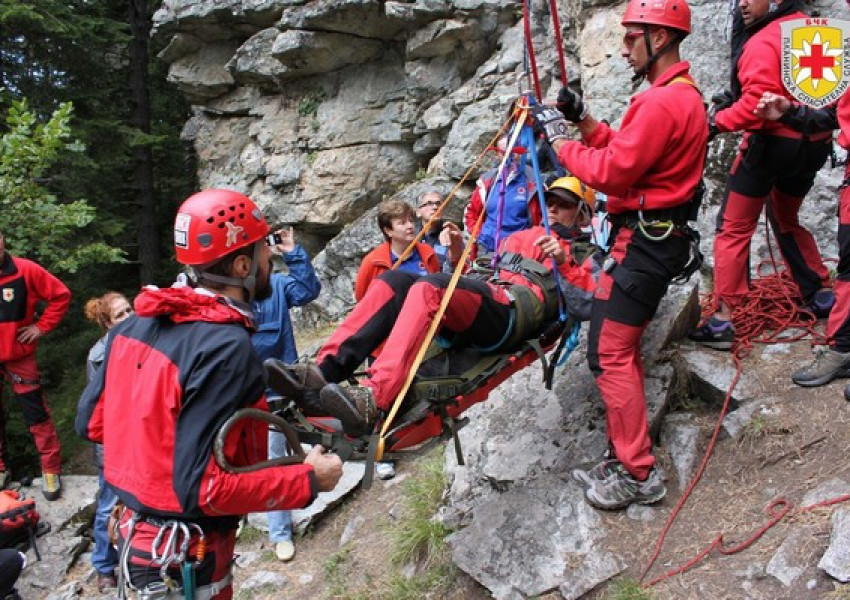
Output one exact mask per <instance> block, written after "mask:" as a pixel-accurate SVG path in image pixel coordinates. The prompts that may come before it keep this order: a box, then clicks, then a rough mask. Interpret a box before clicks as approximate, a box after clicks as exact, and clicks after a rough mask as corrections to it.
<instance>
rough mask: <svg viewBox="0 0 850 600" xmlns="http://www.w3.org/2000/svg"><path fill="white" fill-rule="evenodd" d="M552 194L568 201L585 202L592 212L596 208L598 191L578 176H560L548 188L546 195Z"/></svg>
mask: <svg viewBox="0 0 850 600" xmlns="http://www.w3.org/2000/svg"><path fill="white" fill-rule="evenodd" d="M550 195H552V196H556V197H558V198H560V199H562V200H566V201H568V202H584V203H585V204H587V206H588V208H590V212H591V213H593V210H594V209H595V208H596V192H595V191H594V190H592V189H591V188H589V187H588V186H586V185H584V184H583V183H582V182H581V181H579V179H578V177H572V176H570V177H559V178H558V179H556V180H555V181H553V182H552V183H551V184H550V185H549V187H548V188H547V189H546V197H547V198H548V197H549V196H550Z"/></svg>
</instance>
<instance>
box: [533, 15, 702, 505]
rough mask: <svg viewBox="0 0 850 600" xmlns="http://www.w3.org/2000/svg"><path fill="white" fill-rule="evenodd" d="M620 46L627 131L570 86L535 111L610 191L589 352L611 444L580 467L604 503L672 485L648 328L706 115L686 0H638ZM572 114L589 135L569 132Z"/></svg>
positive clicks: (671, 256) (644, 498) (676, 257)
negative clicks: (688, 52)
mask: <svg viewBox="0 0 850 600" xmlns="http://www.w3.org/2000/svg"><path fill="white" fill-rule="evenodd" d="M622 24H623V26H624V27H625V28H626V31H625V35H624V36H623V44H622V48H621V52H620V54H621V56H622V57H623V58H624V59H626V61H627V62H628V64H629V66H630V67H631V68H632V70H633V71H634V77H633V81H635V82H636V83H638V82H640V81H641V80H643V79H644V78H646V79H647V80H648V81H649V83H650V87H649V88H648V89H646V90H645V91H643V92H640V93H638V94H636V95H635V96H634V97H633V98H632V99H631V102H630V104H629V108H628V110H627V111H626V114H625V116H624V117H623V121H622V125H621V126H620V129H619V131H615V130H614V129H612V128H611V127H609V126H608V125H607V124H606V123H603V122H599V121H597V120H596V119H595V118H593V116H591V115H590V114H589V113H588V112H587V109H586V107H585V105H584V102H583V101H582V98H581V96H579V95H578V94H577V93H576V92H573V91H572V90H570V89H569V88H567V87H564V88H563V89H562V90H561V91H560V93H559V95H558V108H559V109H560V111H561V112H562V113H563V115H559V114H558V112H557V111H556V110H555V109H552V108H543V109H541V110H540V111H538V114H537V115H536V118H537V120H538V121H539V122H540V123H541V124H542V125H543V127H544V129H545V131H546V134H547V137H548V138H549V140H550V142H551V143H552V147H553V148H554V149H555V151H556V152H557V154H558V160H559V161H560V162H561V164H562V165H564V166H565V167H566V168H567V169H568V170H569V171H570V172H571V173H573V174H574V175H575V176H576V177H578V178H579V179H580V180H581V181H583V182H585V183H586V184H587V185H590V186H591V187H594V188H596V189H598V190H599V191H601V192H603V193H605V194H608V212H609V214H610V217H611V222H612V225H613V228H614V229H613V231H612V234H611V239H612V240H613V242H612V246H611V250H610V254H609V256H608V258H607V259H606V261H605V264H604V272H603V273H602V275H601V276H600V278H599V283H598V285H597V287H596V292H595V296H594V301H593V309H592V313H591V317H590V329H589V332H588V363H589V365H590V368H591V370H592V371H593V373H594V375H595V376H596V382H597V385H598V386H599V390H600V392H601V394H602V399H603V401H604V402H605V408H606V418H607V435H608V440H609V448H610V449H609V452H608V453H607V454H606V456H605V457H604V459H603V460H602V461H601V462H600V463H599V464H597V465H596V466H594V467H593V468H591V469H589V470H586V471H585V470H576V471H575V472H574V473H573V476H574V477H575V478H576V479H577V480H579V481H580V482H581V483H582V484H583V485H584V486H585V497H586V498H587V500H588V502H589V503H590V504H591V505H593V506H595V507H597V508H602V509H620V508H625V507H626V506H628V505H629V504H632V503H639V504H651V503H654V502H658V501H659V500H661V499H662V498H663V497H664V495H665V493H666V488H665V486H664V482H663V481H662V478H661V475H660V473H659V472H658V469H657V468H656V464H655V463H656V461H655V457H654V456H653V455H652V453H651V446H652V444H651V441H650V438H649V428H648V426H647V415H646V397H645V394H644V383H643V363H642V360H641V354H640V339H641V336H642V335H643V332H644V330H645V329H646V327H647V325H648V324H649V321H650V319H652V317H653V316H654V314H655V311H656V310H657V308H658V304H659V303H660V301H661V298H662V297H663V296H664V294H665V293H666V291H667V286H668V285H669V283H670V281H671V280H672V279H673V278H675V277H677V276H678V275H680V274H681V273H682V272H683V270H684V269H685V266H686V263H687V262H688V259H689V255H690V253H691V238H690V236H689V234H688V229H687V221H688V220H689V216H690V214H689V213H690V211H691V207H692V199H693V198H694V197H695V195H696V193H697V190H698V189H699V188H700V183H701V179H702V170H703V163H704V161H705V144H706V141H707V139H708V119H707V117H706V113H705V108H704V106H703V103H702V95H701V94H700V91H699V89H697V87H696V84H695V83H694V80H693V78H692V77H691V75H690V73H689V67H690V66H689V64H688V63H687V62H685V61H683V60H682V59H681V58H680V56H679V44H680V43H681V41H682V40H683V39H684V38H685V37H686V36H687V35H688V34H689V33H690V32H691V11H690V8H689V7H688V5H687V3H686V2H685V0H656V1H653V2H645V1H644V0H630V2H629V4H628V6H627V7H626V12H625V14H624V15H623V19H622ZM564 117H565V118H566V119H567V120H569V121H572V122H573V123H574V124H575V125H576V126H577V127H578V130H579V132H580V133H581V136H582V141H580V142H579V141H568V140H567V135H566V132H567V125H566V123H565V121H564Z"/></svg>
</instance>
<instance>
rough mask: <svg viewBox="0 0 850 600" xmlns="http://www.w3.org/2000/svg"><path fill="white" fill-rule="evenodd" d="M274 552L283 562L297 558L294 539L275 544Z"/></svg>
mask: <svg viewBox="0 0 850 600" xmlns="http://www.w3.org/2000/svg"><path fill="white" fill-rule="evenodd" d="M274 553H275V555H276V556H277V559H278V560H279V561H281V562H289V561H290V560H292V559H293V558H295V544H293V543H292V540H283V541H282V542H277V543H276V544H275V545H274Z"/></svg>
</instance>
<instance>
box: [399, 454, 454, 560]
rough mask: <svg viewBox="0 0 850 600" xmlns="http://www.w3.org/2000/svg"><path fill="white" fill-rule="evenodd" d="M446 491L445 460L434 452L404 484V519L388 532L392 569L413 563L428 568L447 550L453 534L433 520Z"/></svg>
mask: <svg viewBox="0 0 850 600" xmlns="http://www.w3.org/2000/svg"><path fill="white" fill-rule="evenodd" d="M445 489H446V475H445V473H444V472H443V457H442V454H441V453H439V452H435V453H433V454H430V455H428V456H427V457H426V458H425V459H424V460H423V461H422V463H421V464H420V465H419V468H418V472H417V474H416V476H415V477H412V478H411V479H410V480H409V481H407V482H405V488H404V514H403V517H402V518H401V520H400V522H399V523H397V524H394V526H393V527H392V529H390V530H389V532H388V533H389V535H390V539H391V541H392V550H391V552H390V560H391V561H392V564H393V565H395V566H402V565H405V564H407V563H409V562H410V561H412V560H422V561H424V563H425V564H428V563H429V562H430V561H431V560H432V559H433V558H434V557H436V556H438V555H439V554H440V553H441V552H442V551H443V550H444V548H445V538H446V536H447V535H448V534H449V533H450V532H449V530H448V529H446V528H445V527H444V526H443V525H442V524H441V523H439V522H437V521H436V520H435V519H434V518H433V517H434V514H435V513H436V512H437V508H438V507H439V505H440V502H441V500H442V497H443V492H444V491H445Z"/></svg>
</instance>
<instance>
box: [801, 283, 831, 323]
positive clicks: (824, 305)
mask: <svg viewBox="0 0 850 600" xmlns="http://www.w3.org/2000/svg"><path fill="white" fill-rule="evenodd" d="M833 306H835V292H833V291H832V290H830V289H827V290H818V291H817V292H815V293H814V295H813V296H812V297H811V298H810V299H809V301H808V302H806V304H805V306H803V308H804V309H805V310H807V311H809V312H810V313H812V314H813V315H814V316H815V317H817V318H818V319H825V318H827V317H828V316H829V313H830V312H831V311H832V307H833Z"/></svg>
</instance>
